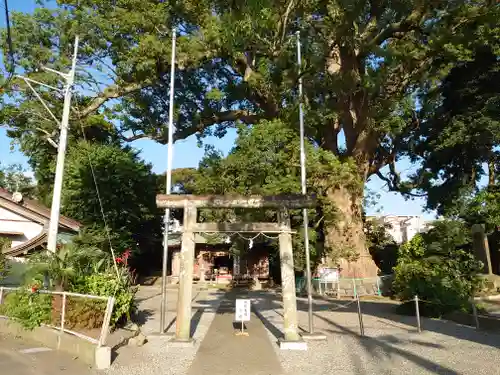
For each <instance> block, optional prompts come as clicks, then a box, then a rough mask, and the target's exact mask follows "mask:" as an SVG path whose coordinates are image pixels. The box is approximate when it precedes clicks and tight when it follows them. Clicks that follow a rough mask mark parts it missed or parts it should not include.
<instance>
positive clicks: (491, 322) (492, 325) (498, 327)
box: [444, 312, 500, 332]
mask: <svg viewBox="0 0 500 375" xmlns="http://www.w3.org/2000/svg"><path fill="white" fill-rule="evenodd" d="M444 318H445V319H448V320H451V321H454V322H455V323H459V324H463V325H467V326H472V327H474V326H475V325H476V323H475V321H474V316H473V315H472V314H467V313H463V312H453V313H450V314H446V315H445V316H444ZM477 318H478V321H479V329H480V330H482V331H491V332H500V319H499V318H496V317H492V316H485V315H478V317H477Z"/></svg>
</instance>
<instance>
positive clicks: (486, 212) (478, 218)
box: [459, 184, 500, 233]
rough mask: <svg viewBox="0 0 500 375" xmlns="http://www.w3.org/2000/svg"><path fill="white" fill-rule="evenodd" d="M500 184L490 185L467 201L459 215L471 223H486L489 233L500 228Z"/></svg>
mask: <svg viewBox="0 0 500 375" xmlns="http://www.w3.org/2000/svg"><path fill="white" fill-rule="evenodd" d="M499 202H500V185H499V184H496V185H490V186H487V187H485V188H484V189H482V190H480V191H479V192H478V194H476V195H475V196H474V197H473V198H472V199H469V200H468V201H466V202H465V204H464V206H463V207H462V210H461V211H460V213H459V215H460V216H461V217H462V218H463V219H464V220H466V221H467V223H469V224H470V225H473V224H485V227H486V231H487V233H491V232H493V231H495V230H498V229H499V228H500V204H499Z"/></svg>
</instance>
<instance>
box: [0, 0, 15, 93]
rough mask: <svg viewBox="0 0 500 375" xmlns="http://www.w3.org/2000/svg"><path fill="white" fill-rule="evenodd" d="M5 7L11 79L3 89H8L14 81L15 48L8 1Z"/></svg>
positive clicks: (7, 62) (7, 66)
mask: <svg viewBox="0 0 500 375" xmlns="http://www.w3.org/2000/svg"><path fill="white" fill-rule="evenodd" d="M3 4H4V5H3V6H2V8H3V9H4V10H5V24H6V28H7V48H8V49H9V51H8V52H7V54H6V55H7V61H6V64H5V65H6V68H7V71H8V72H9V77H8V78H7V80H6V82H5V83H4V84H3V87H7V86H8V85H9V84H10V81H11V80H12V77H13V76H14V69H15V67H14V48H13V47H12V33H11V29H10V16H9V4H8V2H7V0H3Z"/></svg>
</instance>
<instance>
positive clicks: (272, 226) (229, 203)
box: [156, 194, 316, 342]
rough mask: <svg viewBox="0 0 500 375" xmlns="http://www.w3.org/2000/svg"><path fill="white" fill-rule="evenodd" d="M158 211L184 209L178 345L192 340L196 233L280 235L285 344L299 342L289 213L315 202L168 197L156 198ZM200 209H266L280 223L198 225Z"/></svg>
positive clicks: (300, 198)
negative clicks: (160, 209)
mask: <svg viewBox="0 0 500 375" xmlns="http://www.w3.org/2000/svg"><path fill="white" fill-rule="evenodd" d="M156 205H157V206H158V208H164V209H165V208H170V209H174V208H176V209H184V225H183V232H182V244H181V252H180V261H181V267H180V276H179V296H178V300H177V318H176V330H175V338H174V340H176V341H181V342H183V341H184V342H186V341H190V340H191V336H190V332H191V300H192V288H193V263H194V254H195V233H197V232H204V233H224V232H259V233H260V232H262V233H277V234H278V238H279V252H280V266H281V280H282V294H283V310H284V314H283V316H284V340H285V341H291V342H293V341H299V340H300V336H299V333H298V324H297V301H296V297H295V273H294V265H293V251H292V230H291V227H290V217H289V214H288V210H289V209H301V208H314V207H316V199H315V198H314V197H308V196H304V195H277V196H241V195H204V196H200V195H165V194H160V195H157V196H156ZM200 208H213V209H217V208H254V209H260V208H267V209H269V208H270V209H276V211H277V213H278V220H277V223H272V222H269V223H263V222H260V223H258V222H257V223H198V222H197V210H198V209H200Z"/></svg>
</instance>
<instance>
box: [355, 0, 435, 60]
mask: <svg viewBox="0 0 500 375" xmlns="http://www.w3.org/2000/svg"><path fill="white" fill-rule="evenodd" d="M424 3H425V2H424V1H421V2H420V4H419V5H418V6H417V7H416V8H415V9H414V10H413V11H412V12H411V13H410V14H409V15H408V16H407V17H406V18H405V19H403V20H401V21H399V22H394V23H391V24H389V25H387V27H385V28H384V29H382V30H380V31H379V32H378V33H377V29H376V27H374V26H372V27H367V29H366V31H365V33H363V34H362V36H361V48H360V49H359V51H360V52H359V55H360V56H366V55H367V54H368V53H369V51H370V50H371V49H372V48H373V47H375V46H379V45H381V44H382V43H383V42H385V41H386V40H388V39H390V38H394V37H395V38H402V37H404V36H405V35H406V33H408V32H410V31H413V30H418V29H419V28H420V24H421V22H422V20H423V18H424V17H425V14H426V7H425V5H424ZM372 24H373V20H372Z"/></svg>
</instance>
